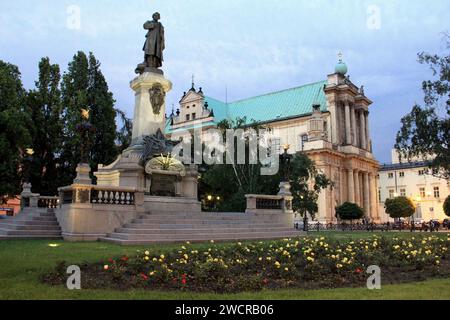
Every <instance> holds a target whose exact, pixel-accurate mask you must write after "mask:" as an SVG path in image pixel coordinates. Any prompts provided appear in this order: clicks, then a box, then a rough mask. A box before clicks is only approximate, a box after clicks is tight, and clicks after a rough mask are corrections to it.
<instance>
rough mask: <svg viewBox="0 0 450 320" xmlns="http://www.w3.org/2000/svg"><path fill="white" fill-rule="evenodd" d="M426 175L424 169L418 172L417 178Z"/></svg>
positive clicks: (426, 171)
mask: <svg viewBox="0 0 450 320" xmlns="http://www.w3.org/2000/svg"><path fill="white" fill-rule="evenodd" d="M427 173H428V170H426V169H422V170H419V176H423V175H425V174H427Z"/></svg>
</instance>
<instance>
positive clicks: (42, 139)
mask: <svg viewBox="0 0 450 320" xmlns="http://www.w3.org/2000/svg"><path fill="white" fill-rule="evenodd" d="M60 79H61V75H60V69H59V66H58V65H57V64H51V63H50V59H49V58H42V59H41V61H40V62H39V79H38V81H36V83H35V85H36V89H34V90H31V91H29V92H28V95H27V104H26V105H27V111H28V112H29V114H30V117H31V120H32V126H31V129H30V132H31V135H32V143H31V145H32V147H33V149H34V155H33V163H32V166H31V171H30V173H31V177H30V179H31V180H30V181H31V184H32V187H33V191H34V192H37V193H40V194H42V195H55V194H56V193H57V189H58V187H59V185H58V182H59V180H58V173H57V167H58V154H59V152H60V150H61V145H62V142H63V140H62V130H63V124H62V119H61V91H60Z"/></svg>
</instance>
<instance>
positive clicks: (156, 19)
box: [153, 12, 161, 21]
mask: <svg viewBox="0 0 450 320" xmlns="http://www.w3.org/2000/svg"><path fill="white" fill-rule="evenodd" d="M159 19H161V15H160V14H159V12H155V13H154V14H153V20H155V21H158V20H159Z"/></svg>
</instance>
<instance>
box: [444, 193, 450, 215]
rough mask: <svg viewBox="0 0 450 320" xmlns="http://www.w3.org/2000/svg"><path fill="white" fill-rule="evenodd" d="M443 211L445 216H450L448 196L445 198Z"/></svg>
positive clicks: (449, 198)
mask: <svg viewBox="0 0 450 320" xmlns="http://www.w3.org/2000/svg"><path fill="white" fill-rule="evenodd" d="M444 212H445V214H446V215H447V216H449V217H450V196H448V197H447V198H446V199H445V202H444Z"/></svg>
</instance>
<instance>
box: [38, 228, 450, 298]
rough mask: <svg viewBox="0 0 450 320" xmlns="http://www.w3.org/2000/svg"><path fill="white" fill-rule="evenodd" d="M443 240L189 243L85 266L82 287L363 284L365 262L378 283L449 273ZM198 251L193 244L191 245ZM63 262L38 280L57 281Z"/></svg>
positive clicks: (236, 288)
mask: <svg viewBox="0 0 450 320" xmlns="http://www.w3.org/2000/svg"><path fill="white" fill-rule="evenodd" d="M449 243H450V238H448V236H447V239H443V238H438V237H435V236H417V237H413V238H411V239H399V238H392V239H389V238H384V237H379V236H373V237H372V238H369V239H361V240H350V239H349V240H346V241H335V240H331V239H328V238H325V237H317V238H293V239H284V240H280V241H271V242H252V243H239V242H238V243H235V244H215V243H214V242H211V243H210V245H209V246H203V247H202V249H199V248H198V247H197V246H193V245H191V244H189V243H186V244H184V245H181V246H180V248H179V249H178V250H173V251H170V252H153V251H138V252H137V254H136V256H134V257H127V256H124V257H119V258H111V259H108V260H107V261H101V262H99V263H94V264H84V265H82V266H80V267H81V270H82V287H83V288H113V289H120V290H124V289H133V288H147V289H153V290H155V289H162V290H184V291H196V292H218V293H223V292H242V291H255V290H261V289H263V288H270V289H275V288H292V287H297V288H310V289H314V288H336V287H353V286H364V285H365V284H366V279H367V277H368V276H369V274H367V273H366V269H367V267H368V266H370V265H377V266H379V267H380V268H381V280H382V284H387V283H398V282H408V281H418V280H423V279H426V278H431V277H439V276H449V275H450V259H449V258H450V256H449V252H448V245H449ZM196 248H197V249H196ZM66 279H67V274H66V268H65V264H64V263H61V264H60V265H59V266H58V267H57V268H56V270H54V271H53V272H51V273H49V274H46V275H45V276H44V277H43V280H44V281H45V282H47V283H51V284H64V283H65V282H66Z"/></svg>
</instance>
